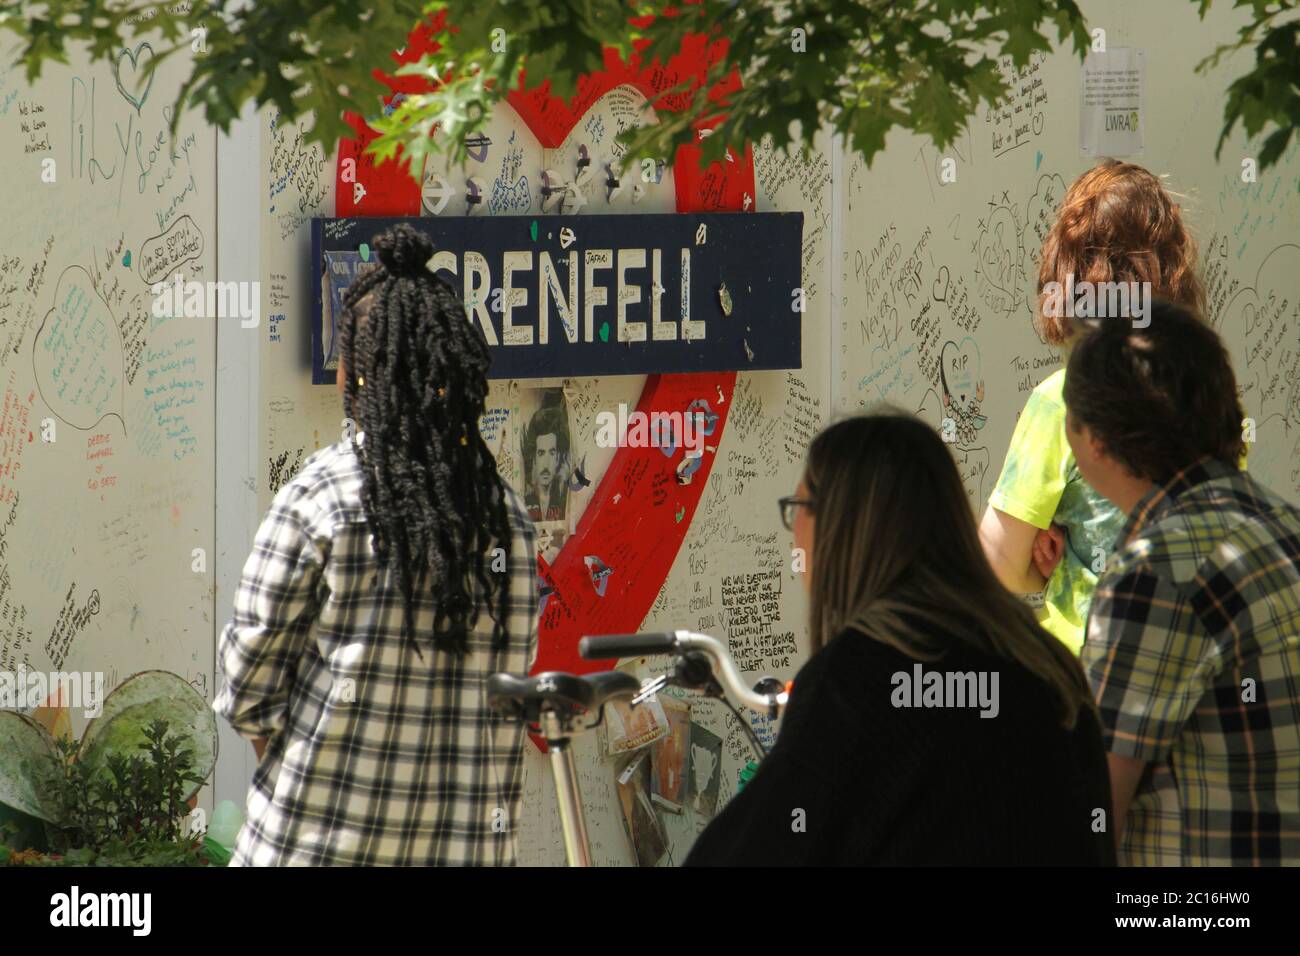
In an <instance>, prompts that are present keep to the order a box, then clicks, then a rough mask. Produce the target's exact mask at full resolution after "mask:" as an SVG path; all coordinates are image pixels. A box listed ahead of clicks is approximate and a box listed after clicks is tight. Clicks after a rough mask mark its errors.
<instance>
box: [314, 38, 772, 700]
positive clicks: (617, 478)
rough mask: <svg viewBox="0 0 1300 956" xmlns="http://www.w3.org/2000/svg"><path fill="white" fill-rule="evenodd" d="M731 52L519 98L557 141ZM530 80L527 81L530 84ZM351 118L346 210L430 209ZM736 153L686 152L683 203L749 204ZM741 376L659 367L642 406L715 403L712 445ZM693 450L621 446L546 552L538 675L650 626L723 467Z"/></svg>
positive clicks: (679, 159)
mask: <svg viewBox="0 0 1300 956" xmlns="http://www.w3.org/2000/svg"><path fill="white" fill-rule="evenodd" d="M443 25H444V21H443V18H442V16H441V15H440V16H439V18H438V19H436V20H434V21H433V22H432V23H431V25H430V26H428V27H422V28H419V29H417V30H416V31H414V32H412V34H411V36H410V38H409V39H408V43H407V46H406V47H405V48H404V49H403V52H402V54H401V55H400V56H397V57H396V59H398V60H399V62H410V61H414V60H418V59H419V57H420V56H421V55H422V54H423V53H424V52H426V51H433V50H436V49H437V43H436V41H435V40H434V39H433V37H434V36H435V35H436V33H437V32H439V31H440V30H441V29H442V27H443ZM725 52H726V44H725V41H723V42H715V43H707V42H706V41H705V39H704V38H703V37H698V36H691V37H687V39H686V40H685V42H684V43H683V45H682V50H681V52H680V53H678V54H677V55H676V56H674V57H673V58H672V59H671V60H670V61H669V63H668V64H667V65H666V66H665V65H661V64H657V63H656V64H652V65H648V66H647V65H643V64H641V62H640V58H639V57H637V56H634V57H633V58H632V62H631V63H625V62H623V61H622V59H621V58H620V57H618V55H617V54H615V53H614V52H613V51H607V52H606V58H605V61H606V69H605V70H604V71H602V72H599V73H594V74H590V75H587V76H584V77H582V78H581V79H580V80H579V83H578V94H577V96H575V97H574V100H573V101H572V102H571V103H565V102H564V101H563V100H561V99H559V98H558V97H554V96H552V95H551V94H550V83H549V81H548V82H544V83H542V84H541V85H540V86H539V87H537V88H535V89H533V90H531V91H529V92H522V89H521V90H516V91H515V92H513V93H511V94H510V96H509V103H510V105H511V106H512V107H513V108H514V109H515V111H516V112H517V113H518V114H519V116H520V117H521V118H522V119H523V121H524V122H525V123H526V124H527V126H528V128H529V129H530V130H531V131H532V133H533V135H534V136H536V138H537V139H538V141H539V142H540V143H541V144H542V146H543V147H544V148H550V149H555V148H558V147H559V146H560V145H561V144H562V143H563V141H564V138H565V137H566V136H567V135H568V133H569V131H570V130H571V129H572V128H573V127H574V126H576V125H577V123H578V122H579V121H580V120H581V119H582V117H583V116H584V115H585V113H586V112H587V110H588V109H589V108H590V107H591V106H592V105H593V104H595V103H596V102H597V101H598V100H599V99H600V98H601V97H602V96H604V95H605V94H606V93H608V92H609V91H610V90H612V89H614V88H615V87H617V86H621V85H624V84H626V85H631V86H634V87H636V88H637V89H638V90H640V91H641V93H642V95H644V96H645V97H646V98H647V99H648V100H649V101H650V102H651V103H655V104H656V105H657V107H658V108H660V109H666V110H670V111H673V110H675V109H678V108H680V106H681V101H683V100H684V99H685V98H684V97H677V98H672V97H669V98H665V97H663V96H662V95H661V94H662V91H663V90H665V89H668V88H670V87H672V86H674V85H676V84H677V83H678V82H679V81H680V80H681V79H683V78H685V77H688V76H693V77H695V78H696V82H697V83H701V82H703V78H704V76H705V73H706V68H707V66H708V65H709V64H710V63H712V62H714V61H715V60H716V59H717V58H719V57H721V56H724V55H725ZM387 82H388V83H389V85H390V86H391V87H392V89H393V90H394V93H398V92H411V91H414V90H416V89H419V88H420V87H419V86H418V85H412V83H413V82H414V83H416V84H418V83H420V82H422V81H421V80H419V78H414V80H412V78H409V77H392V78H388V80H387ZM738 83H739V81H738V79H737V78H736V77H735V76H734V74H733V75H732V76H730V77H729V78H728V80H727V81H725V82H724V83H723V84H719V86H718V87H715V88H714V90H713V91H712V92H711V94H710V95H711V97H712V98H713V99H715V100H717V99H718V98H720V97H721V96H722V95H724V94H725V93H726V92H727V91H728V90H730V89H734V88H735V87H736V86H737V85H738ZM523 85H524V80H523V78H522V77H521V81H520V86H521V88H522V87H523ZM350 119H351V121H352V125H353V127H354V128H355V129H356V130H357V133H358V135H357V136H356V137H355V138H352V139H348V140H344V141H343V142H341V143H340V144H339V159H340V169H341V167H342V160H343V159H346V158H353V159H356V160H357V163H356V168H357V171H358V174H357V179H359V180H363V181H364V183H365V194H364V195H363V196H360V197H359V201H355V202H354V194H353V190H352V188H351V184H350V183H349V184H348V185H346V186H345V185H344V184H343V183H342V181H341V179H340V178H338V177H339V174H338V172H336V192H335V195H336V196H337V200H336V215H338V216H416V215H419V212H420V184H419V183H418V182H415V181H414V180H413V179H412V178H411V177H410V176H408V175H407V174H406V173H405V172H402V171H401V170H400V169H399V167H398V164H396V163H389V164H385V165H384V166H381V167H373V166H372V164H371V163H370V161H369V160H368V159H366V158H364V157H363V151H364V149H365V147H366V146H367V145H368V144H369V142H370V141H371V140H372V139H373V138H374V135H375V134H374V133H373V132H372V131H371V130H370V129H369V128H368V127H366V126H365V124H364V123H363V122H362V121H361V120H360V119H359V118H357V117H351V118H350ZM732 160H733V161H728V162H726V163H715V164H713V165H712V166H710V167H709V168H708V169H707V170H703V171H701V170H700V164H699V150H698V148H696V147H694V146H688V147H682V148H681V149H679V150H678V152H677V156H676V161H675V163H674V172H675V181H676V187H677V211H678V212H699V211H704V210H708V211H714V210H734V211H741V210H744V209H745V208H746V207H745V199H746V197H747V196H753V195H754V169H753V154H752V150H751V149H750V148H748V147H747V148H746V150H745V154H744V157H743V160H742V159H741V158H740V157H736V156H735V155H734V154H733V156H732ZM362 170H365V174H364V177H363V176H362V172H361V171H362ZM735 382H736V373H735V372H707V373H698V374H688V375H650V376H647V378H646V383H645V387H644V389H643V391H642V393H641V398H640V401H639V402H638V403H637V410H638V411H641V412H643V413H645V414H647V415H649V414H651V413H652V412H655V411H662V412H674V411H676V412H685V411H686V410H687V408H688V406H690V405H691V403H692V402H694V401H697V400H700V399H703V400H705V401H707V402H708V403H709V407H710V408H711V410H712V412H713V413H715V414H716V416H717V419H716V422H715V423H714V427H713V429H712V434H711V435H710V436H709V439H708V444H709V445H710V446H711V447H713V448H717V447H718V444H719V443H720V441H721V439H722V431H723V428H724V426H725V425H726V420H727V412H728V411H729V410H730V408H731V397H732V391H733V388H734V386H735ZM684 455H685V450H684V449H680V448H679V449H676V450H675V451H674V452H673V454H672V455H671V456H665V455H664V454H663V451H662V450H661V449H659V448H620V449H619V450H618V451H617V453H616V454H615V455H614V458H613V461H612V462H611V463H610V465H609V468H608V469H607V470H606V472H605V475H604V477H603V478H602V479H601V482H600V485H599V486H598V487H597V489H596V491H595V493H594V494H593V496H592V499H591V501H590V503H589V504H588V506H587V508H586V510H585V511H584V513H583V516H582V518H581V519H580V520H579V522H578V527H577V529H576V531H575V532H574V534H573V535H571V536H570V538H569V539H568V541H567V542H566V543H565V545H564V547H563V549H562V550H561V552H560V554H559V556H558V557H557V558H556V560H555V563H554V564H553V565H550V566H547V565H546V563H545V561H543V560H542V559H541V558H540V557H539V558H538V565H539V567H538V570H539V574H540V576H541V578H542V580H543V582H544V584H545V585H546V586H547V587H548V588H550V589H551V591H552V593H551V594H550V595H549V597H548V598H547V600H546V605H545V609H544V612H543V614H542V619H541V625H540V628H539V631H540V634H539V643H540V646H539V649H538V654H537V664H536V666H535V667H534V672H535V673H536V672H541V671H547V670H559V671H569V672H572V673H579V674H581V673H587V672H590V671H596V670H606V669H609V668H610V667H612V666H613V665H614V662H613V661H587V660H583V659H582V658H581V657H579V656H578V640H579V638H581V637H582V636H583V635H585V634H617V633H629V632H633V631H636V630H638V629H639V628H640V627H641V623H642V621H644V620H645V616H646V614H647V613H649V611H650V607H651V605H653V603H654V600H655V598H656V596H657V595H658V594H659V591H660V589H661V588H662V587H663V584H664V581H665V580H667V577H668V572H669V571H670V570H671V568H672V566H673V562H674V561H675V560H676V558H677V553H678V551H679V550H680V549H681V545H682V541H683V540H684V539H685V537H686V531H687V529H688V528H689V527H690V523H691V519H692V518H693V517H694V515H695V510H696V508H697V507H698V505H699V501H700V495H701V494H702V493H703V491H704V486H705V484H706V483H707V481H708V476H709V472H710V471H711V470H712V466H713V460H714V455H713V454H709V453H707V452H706V454H705V455H704V457H703V460H702V461H701V462H700V463H699V465H698V468H696V469H695V470H694V474H693V475H692V477H691V480H690V481H689V482H688V483H686V484H682V483H680V482H679V481H678V480H677V472H678V470H679V466H681V467H682V468H683V470H686V469H689V468H690V465H685V466H683V457H684Z"/></svg>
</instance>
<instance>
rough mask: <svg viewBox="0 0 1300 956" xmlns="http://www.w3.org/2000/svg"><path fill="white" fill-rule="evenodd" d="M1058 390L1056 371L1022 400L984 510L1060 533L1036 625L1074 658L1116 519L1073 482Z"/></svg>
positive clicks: (1120, 518)
mask: <svg viewBox="0 0 1300 956" xmlns="http://www.w3.org/2000/svg"><path fill="white" fill-rule="evenodd" d="M1064 388H1065V369H1061V370H1060V371H1058V372H1054V373H1053V374H1052V375H1049V376H1048V377H1047V378H1046V379H1044V380H1043V381H1042V383H1040V384H1039V386H1038V387H1037V388H1035V389H1034V390H1033V392H1032V393H1031V394H1030V396H1029V401H1027V402H1026V403H1025V410H1024V411H1023V412H1021V414H1020V421H1019V422H1017V423H1016V430H1015V434H1013V435H1012V436H1011V448H1010V449H1009V450H1008V451H1007V459H1006V462H1005V463H1003V465H1002V474H1001V475H1000V476H999V477H998V483H997V487H996V488H994V489H993V494H992V495H991V496H990V497H989V504H990V505H992V506H993V507H994V508H997V509H998V511H1001V512H1002V513H1003V514H1008V515H1011V517H1013V518H1019V519H1020V520H1021V521H1024V522H1026V523H1027V524H1031V525H1033V526H1034V527H1035V528H1047V527H1048V525H1051V524H1053V523H1055V524H1058V525H1060V526H1061V527H1063V528H1064V529H1065V551H1064V554H1063V555H1062V557H1061V562H1060V564H1058V565H1057V566H1056V570H1055V571H1053V572H1052V577H1051V579H1050V580H1049V581H1048V582H1047V587H1046V588H1045V589H1044V590H1043V601H1044V608H1043V611H1042V612H1041V613H1040V623H1041V624H1042V625H1043V627H1044V628H1046V629H1047V630H1048V631H1049V632H1051V633H1052V634H1054V635H1055V636H1056V637H1058V638H1060V639H1061V641H1062V642H1064V643H1065V645H1066V646H1067V647H1069V648H1070V649H1071V650H1072V651H1074V652H1075V653H1076V654H1077V653H1079V649H1080V648H1081V647H1082V646H1083V628H1084V625H1085V624H1086V623H1087V620H1088V607H1089V605H1090V604H1091V603H1092V592H1093V590H1094V589H1095V588H1096V587H1097V576H1098V573H1099V572H1101V571H1102V570H1103V569H1104V568H1105V566H1106V563H1105V562H1106V559H1107V558H1108V557H1109V556H1110V553H1111V550H1112V549H1113V547H1114V545H1115V538H1116V537H1118V536H1119V533H1120V531H1121V530H1122V528H1123V526H1124V515H1123V514H1122V513H1121V512H1120V510H1119V509H1118V508H1116V507H1115V506H1114V505H1113V504H1111V503H1110V502H1109V501H1107V500H1106V499H1105V498H1103V497H1102V496H1101V495H1099V494H1097V492H1095V491H1094V490H1093V489H1092V486H1091V485H1089V484H1088V483H1087V482H1086V481H1084V480H1083V476H1082V475H1081V474H1079V468H1078V466H1077V465H1076V464H1075V462H1074V453H1073V452H1071V451H1070V443H1069V442H1068V441H1067V440H1066V437H1065V399H1064V398H1063V397H1062V394H1061V393H1062V391H1063V389H1064Z"/></svg>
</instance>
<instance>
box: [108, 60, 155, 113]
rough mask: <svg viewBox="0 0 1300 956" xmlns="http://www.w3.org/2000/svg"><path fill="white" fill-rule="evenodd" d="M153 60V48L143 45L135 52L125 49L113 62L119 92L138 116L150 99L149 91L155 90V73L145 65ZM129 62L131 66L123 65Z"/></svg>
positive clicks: (114, 77)
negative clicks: (146, 101)
mask: <svg viewBox="0 0 1300 956" xmlns="http://www.w3.org/2000/svg"><path fill="white" fill-rule="evenodd" d="M152 59H153V47H151V46H150V45H149V44H148V43H141V44H140V45H139V46H137V47H136V48H135V49H134V50H132V49H131V48H130V47H123V48H122V49H121V50H119V51H118V54H117V59H115V60H114V61H113V79H114V80H115V81H116V82H117V91H118V92H119V93H121V94H122V96H123V97H125V98H126V101H127V102H128V103H130V104H131V105H132V106H134V107H135V112H136V115H137V116H138V115H139V114H140V110H141V108H142V107H143V106H144V103H145V100H147V99H148V98H149V90H151V89H152V88H153V72H152V71H151V70H148V69H146V67H145V63H147V62H148V61H150V60H152ZM127 60H130V61H131V63H130V66H124V65H123V64H124V62H125V61H127Z"/></svg>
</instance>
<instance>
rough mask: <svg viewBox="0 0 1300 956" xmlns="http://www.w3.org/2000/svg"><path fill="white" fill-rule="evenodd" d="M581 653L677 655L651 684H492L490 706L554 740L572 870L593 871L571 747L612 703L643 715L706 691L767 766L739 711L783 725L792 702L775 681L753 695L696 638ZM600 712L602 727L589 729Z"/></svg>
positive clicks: (591, 643)
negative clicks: (674, 693) (671, 697)
mask: <svg viewBox="0 0 1300 956" xmlns="http://www.w3.org/2000/svg"><path fill="white" fill-rule="evenodd" d="M578 653H579V654H580V655H581V656H582V657H584V658H585V659H587V660H610V659H618V658H623V657H639V656H642V655H649V654H672V655H673V660H672V664H671V666H670V667H669V669H668V670H667V671H666V672H665V673H664V674H662V675H660V676H659V677H656V678H652V679H650V680H647V681H645V682H644V683H643V682H641V681H638V680H637V679H636V678H635V677H633V676H632V675H631V674H627V673H624V672H623V671H616V670H615V671H599V672H597V673H593V674H583V675H577V674H568V673H564V672H563V671H545V672H543V673H541V674H535V675H533V676H532V677H519V676H517V675H515V674H508V673H498V674H493V675H491V676H490V677H489V678H488V680H487V693H488V702H489V704H490V705H491V706H492V707H494V708H496V709H498V710H501V711H504V712H505V713H507V714H509V715H510V716H511V717H513V718H514V719H516V720H519V721H522V722H523V723H524V724H526V725H527V726H528V727H529V728H530V729H532V730H533V731H534V732H537V733H541V734H542V736H543V737H544V738H545V740H546V746H547V753H548V755H549V757H550V763H551V775H552V777H553V778H554V780H555V795H556V798H557V802H558V804H559V812H560V827H561V831H562V833H563V836H564V853H565V857H566V859H567V860H568V864H569V866H591V849H590V842H589V840H588V837H587V820H586V814H585V812H584V810H583V807H582V795H581V793H580V792H579V787H578V773H577V768H576V766H575V764H574V759H573V750H572V749H571V746H570V744H571V743H572V740H573V738H574V737H576V736H577V735H579V734H582V733H585V732H586V731H588V730H592V729H594V728H596V727H598V726H600V723H601V721H603V720H604V718H605V705H606V704H607V703H610V702H612V701H615V700H630V701H631V704H632V706H633V707H635V706H637V705H638V704H640V703H642V702H644V701H646V700H648V699H649V698H651V697H652V696H654V695H655V694H656V693H658V692H659V691H661V690H663V689H664V688H665V687H669V686H673V687H680V688H683V689H686V690H695V691H699V692H701V693H703V694H704V695H705V696H708V697H715V698H717V699H719V700H722V701H723V702H724V703H726V704H727V705H728V707H729V708H730V710H731V713H732V714H733V715H734V716H735V717H736V719H737V720H739V721H740V724H741V726H742V727H744V729H745V732H746V735H747V736H748V738H749V741H750V744H751V745H752V746H753V747H754V749H755V751H756V752H757V753H758V755H759V756H760V758H761V757H763V756H765V755H766V749H765V748H764V747H763V744H762V742H761V741H760V740H759V739H758V737H757V735H756V734H755V733H754V730H753V728H752V727H750V725H749V721H747V720H745V719H744V718H743V717H742V716H741V714H740V710H739V708H740V707H746V708H748V709H750V710H754V711H758V712H760V713H766V714H767V715H768V716H769V717H771V718H773V719H775V718H777V717H779V716H781V713H782V711H784V709H785V707H786V704H787V703H788V701H789V697H790V691H789V685H783V684H782V683H781V682H780V681H778V680H776V679H775V678H772V677H764V678H762V679H761V680H759V681H758V682H757V683H756V684H755V685H754V687H753V688H749V687H746V686H745V683H744V679H743V678H742V677H741V674H740V669H739V668H738V667H736V664H735V661H733V660H732V659H731V655H730V654H729V653H728V652H727V649H726V648H725V647H724V646H723V645H722V643H721V642H720V641H719V640H717V638H714V637H710V636H709V635H707V634H697V633H695V632H693V631H666V632H653V633H641V634H610V635H603V636H588V637H584V638H582V640H580V641H579V642H578ZM593 712H594V713H595V720H593V721H591V722H590V723H582V721H583V719H584V718H585V717H587V716H588V715H590V714H591V713H593Z"/></svg>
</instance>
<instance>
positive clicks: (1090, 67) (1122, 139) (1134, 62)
mask: <svg viewBox="0 0 1300 956" xmlns="http://www.w3.org/2000/svg"><path fill="white" fill-rule="evenodd" d="M1080 78H1081V79H1080V90H1079V151H1080V152H1081V153H1085V154H1086V155H1089V156H1138V155H1141V153H1142V124H1143V119H1144V118H1143V109H1142V103H1143V100H1144V92H1145V87H1146V54H1145V53H1144V51H1142V50H1138V49H1134V48H1131V47H1121V48H1117V49H1112V50H1107V51H1106V52H1104V53H1098V52H1095V51H1094V52H1090V53H1089V54H1088V57H1087V59H1085V60H1084V61H1083V68H1082V72H1081V73H1080Z"/></svg>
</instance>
